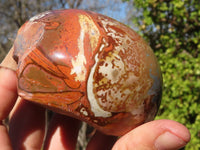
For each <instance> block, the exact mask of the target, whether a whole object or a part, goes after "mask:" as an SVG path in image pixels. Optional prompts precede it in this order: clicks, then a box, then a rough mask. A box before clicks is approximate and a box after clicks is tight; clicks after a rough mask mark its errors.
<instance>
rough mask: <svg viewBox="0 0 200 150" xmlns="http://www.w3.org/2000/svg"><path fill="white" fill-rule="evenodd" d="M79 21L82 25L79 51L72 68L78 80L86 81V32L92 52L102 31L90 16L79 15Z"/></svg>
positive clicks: (73, 60) (72, 72)
mask: <svg viewBox="0 0 200 150" xmlns="http://www.w3.org/2000/svg"><path fill="white" fill-rule="evenodd" d="M79 23H80V27H81V31H80V36H79V38H78V41H77V42H78V49H79V53H78V55H77V57H76V58H73V59H72V66H73V68H72V70H71V74H74V73H75V74H76V77H75V80H76V81H85V78H86V73H87V70H86V66H85V65H86V63H87V60H86V58H85V50H84V39H85V37H86V34H88V35H89V41H90V43H86V44H90V46H91V49H92V52H94V50H95V48H96V47H97V44H98V40H99V36H100V33H99V30H98V28H97V27H96V25H95V23H94V22H93V20H92V19H91V18H89V17H88V16H85V15H79ZM86 51H87V50H86Z"/></svg>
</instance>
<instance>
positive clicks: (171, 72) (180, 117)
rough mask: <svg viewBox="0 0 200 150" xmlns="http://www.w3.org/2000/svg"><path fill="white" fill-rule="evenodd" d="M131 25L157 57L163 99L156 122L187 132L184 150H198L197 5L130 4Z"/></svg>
mask: <svg viewBox="0 0 200 150" xmlns="http://www.w3.org/2000/svg"><path fill="white" fill-rule="evenodd" d="M134 6H135V7H136V8H137V9H138V10H139V11H142V13H141V14H139V16H138V17H137V18H135V19H134V20H133V21H134V23H135V24H136V25H138V28H139V29H140V30H141V31H142V36H143V37H144V38H145V39H146V40H147V41H148V42H149V43H150V45H151V47H152V49H153V50H154V51H155V54H156V56H157V57H158V60H159V63H160V66H161V70H162V73H163V82H164V83H163V98H162V103H161V106H160V110H159V112H158V116H157V119H161V118H165V119H172V120H176V121H178V122H180V123H182V124H184V125H186V126H187V127H188V128H189V130H190V132H191V142H190V143H189V144H188V145H187V146H186V147H185V149H187V150H189V149H194V150H198V149H200V54H199V53H200V5H199V1H198V0H170V1H169V0H167V1H163V0H143V1H141V0H134Z"/></svg>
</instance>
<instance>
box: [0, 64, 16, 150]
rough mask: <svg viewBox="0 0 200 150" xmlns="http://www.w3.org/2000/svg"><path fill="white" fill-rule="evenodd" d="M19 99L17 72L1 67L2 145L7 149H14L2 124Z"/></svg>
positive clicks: (0, 108)
mask: <svg viewBox="0 0 200 150" xmlns="http://www.w3.org/2000/svg"><path fill="white" fill-rule="evenodd" d="M16 99H17V86H16V75H15V72H14V71H12V70H10V69H8V68H4V67H0V147H1V149H5V150H12V147H11V142H10V138H9V136H8V133H7V129H6V127H5V126H4V125H3V124H2V120H3V119H5V118H6V117H7V116H8V114H9V112H10V111H11V109H12V108H13V106H14V104H15V101H16Z"/></svg>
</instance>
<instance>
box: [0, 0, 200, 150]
mask: <svg viewBox="0 0 200 150" xmlns="http://www.w3.org/2000/svg"><path fill="white" fill-rule="evenodd" d="M63 8H79V9H86V10H92V11H96V12H98V13H102V14H105V15H107V16H110V17H112V18H115V19H117V20H118V21H120V22H123V23H125V24H127V25H128V26H130V27H131V28H133V29H134V30H136V31H137V32H138V33H139V34H140V35H142V36H143V37H144V38H145V40H146V41H147V42H148V43H149V44H150V46H151V47H152V49H153V50H154V52H155V54H156V56H157V58H158V60H159V63H160V66H161V70H162V73H163V81H164V84H163V98H162V103H161V107H160V110H159V112H158V116H157V117H156V119H172V120H176V121H178V122H180V123H182V124H184V125H186V126H187V127H188V128H189V130H190V132H191V142H190V143H189V144H188V145H187V146H186V147H185V148H184V149H186V150H198V149H200V54H199V53H200V3H199V0H143V1H141V0H123V1H121V0H97V1H93V0H37V1H26V0H16V1H13V0H0V26H1V28H0V61H1V60H2V59H3V58H4V57H5V55H6V54H7V52H8V50H9V49H10V47H11V46H12V43H13V41H14V39H15V36H16V33H17V30H18V28H19V27H20V26H21V25H22V24H23V23H24V22H25V21H26V20H27V19H29V18H30V17H32V16H33V15H36V14H37V13H40V12H43V11H46V10H51V9H63Z"/></svg>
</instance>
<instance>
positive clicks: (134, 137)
mask: <svg viewBox="0 0 200 150" xmlns="http://www.w3.org/2000/svg"><path fill="white" fill-rule="evenodd" d="M189 141H190V133H189V131H188V129H187V128H186V127H185V126H183V125H182V124H180V123H178V122H175V121H172V120H156V121H151V122H148V123H146V124H143V125H141V126H139V127H137V128H135V129H134V130H132V131H130V132H129V133H127V134H126V135H124V136H122V137H121V138H120V139H119V140H118V141H117V142H116V143H115V145H114V147H113V150H121V149H126V150H138V149H140V150H175V149H179V148H181V147H183V146H185V145H186V144H187V143H188V142H189Z"/></svg>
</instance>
